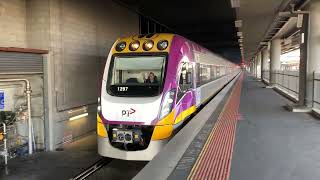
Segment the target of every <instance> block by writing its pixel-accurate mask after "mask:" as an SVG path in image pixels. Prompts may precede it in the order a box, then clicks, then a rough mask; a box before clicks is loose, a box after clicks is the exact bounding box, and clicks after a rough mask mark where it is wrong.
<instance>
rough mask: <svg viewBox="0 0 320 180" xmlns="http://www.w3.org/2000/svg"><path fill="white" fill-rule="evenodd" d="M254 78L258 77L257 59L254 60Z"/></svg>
mask: <svg viewBox="0 0 320 180" xmlns="http://www.w3.org/2000/svg"><path fill="white" fill-rule="evenodd" d="M253 63H254V64H253V68H254V74H253V75H254V77H257V57H254V58H253Z"/></svg>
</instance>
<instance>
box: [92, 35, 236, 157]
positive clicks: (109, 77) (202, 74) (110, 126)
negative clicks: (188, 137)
mask: <svg viewBox="0 0 320 180" xmlns="http://www.w3.org/2000/svg"><path fill="white" fill-rule="evenodd" d="M239 71H240V69H239V68H238V67H237V66H236V65H235V64H233V63H231V62H229V61H227V60H225V59H224V58H222V57H220V56H218V55H216V54H214V53H212V52H210V51H209V50H207V49H205V48H203V47H201V46H200V45H198V44H196V43H194V42H191V41H189V40H187V39H186V38H183V37H181V36H179V35H175V34H164V33H162V34H148V35H137V36H131V37H127V38H121V39H118V40H117V41H116V42H115V44H114V46H113V47H112V49H111V51H110V53H109V56H108V59H107V63H106V67H105V70H104V75H103V81H102V88H101V97H100V98H99V106H98V115H97V134H98V152H99V154H100V155H102V156H106V157H112V158H117V159H125V160H151V159H152V158H153V157H154V156H155V155H156V154H157V153H158V152H159V151H160V150H161V148H162V147H163V146H164V145H165V144H166V143H167V142H168V140H169V139H170V138H171V137H172V136H173V133H174V131H175V130H176V129H177V128H178V127H179V126H181V125H182V123H183V122H184V121H185V120H186V119H187V118H188V117H189V116H190V115H192V114H193V113H195V112H196V110H197V108H199V107H200V106H201V104H203V103H205V102H206V101H207V100H208V99H209V98H210V97H212V96H213V95H214V94H215V93H217V92H218V91H219V90H220V89H221V88H222V87H223V86H224V85H225V84H227V83H228V82H229V81H230V80H231V79H233V78H234V77H235V76H236V75H237V74H238V73H239Z"/></svg>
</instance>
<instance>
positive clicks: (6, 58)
mask: <svg viewBox="0 0 320 180" xmlns="http://www.w3.org/2000/svg"><path fill="white" fill-rule="evenodd" d="M26 73H43V60H42V55H39V54H30V53H17V52H0V74H26Z"/></svg>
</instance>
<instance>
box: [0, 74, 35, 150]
mask: <svg viewBox="0 0 320 180" xmlns="http://www.w3.org/2000/svg"><path fill="white" fill-rule="evenodd" d="M0 82H24V83H25V85H26V89H25V93H26V95H27V107H28V147H29V154H30V155H31V154H32V150H33V148H32V126H33V125H32V119H31V92H32V91H31V86H30V81H29V80H28V79H0Z"/></svg>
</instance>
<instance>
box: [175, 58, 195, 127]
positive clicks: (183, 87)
mask: <svg viewBox="0 0 320 180" xmlns="http://www.w3.org/2000/svg"><path fill="white" fill-rule="evenodd" d="M193 79H194V70H193V64H192V63H189V62H184V63H183V64H182V66H181V69H180V74H179V86H178V91H177V102H178V106H179V110H178V111H179V112H178V114H179V115H178V116H180V117H178V118H177V120H176V121H181V120H183V119H185V118H186V116H187V114H188V113H187V112H188V110H189V108H190V107H192V106H193V105H194V95H193V87H194V80H193ZM177 123H179V122H176V124H177Z"/></svg>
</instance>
